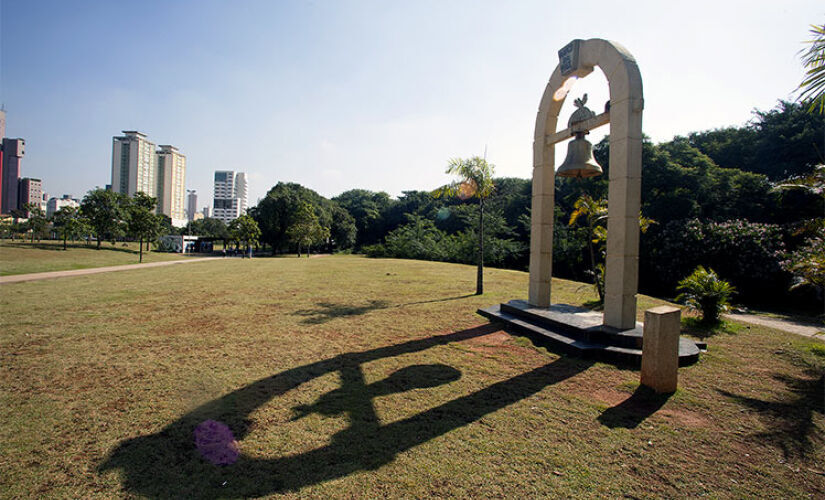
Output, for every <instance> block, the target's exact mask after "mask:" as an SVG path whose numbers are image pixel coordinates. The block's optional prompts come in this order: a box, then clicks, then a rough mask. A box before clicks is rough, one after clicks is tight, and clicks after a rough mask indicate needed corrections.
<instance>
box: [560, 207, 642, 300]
mask: <svg viewBox="0 0 825 500" xmlns="http://www.w3.org/2000/svg"><path fill="white" fill-rule="evenodd" d="M580 217H583V218H584V219H585V220H586V221H587V246H588V249H589V250H590V272H591V274H592V275H593V285H594V286H595V287H596V291H597V292H598V293H599V302H600V303H604V272H605V267H604V264H602V263H597V262H596V248H597V247H598V248H599V254H600V258H599V260H601V259H602V257H603V256H604V252H605V250H604V247H603V245H604V243H605V242H606V241H607V227H606V226H605V222H606V221H607V200H606V199H604V198H600V199H598V200H596V199H593V197H592V196H590V195H589V194H587V193H585V194H583V195H581V196H579V198H578V199H577V200H576V202H575V203H574V204H573V213H572V214H570V222H568V225H570V226H572V225H574V224H575V223H576V221H577V220H578V219H579V218H580ZM651 224H656V221H654V220H653V219H648V218H647V217H645V216H643V215H642V214H641V213H639V231H641V232H643V233H645V232H647V229H648V228H649V227H650V225H651Z"/></svg>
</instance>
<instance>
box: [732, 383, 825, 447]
mask: <svg viewBox="0 0 825 500" xmlns="http://www.w3.org/2000/svg"><path fill="white" fill-rule="evenodd" d="M806 375H808V377H809V378H806V377H800V378H795V377H789V376H787V375H783V374H774V375H773V378H774V380H777V381H779V382H782V383H783V384H785V386H786V387H787V388H788V391H789V393H788V395H787V396H786V397H785V398H783V399H780V400H778V401H768V400H763V399H758V398H751V397H747V396H740V395H738V394H733V393H731V392H727V391H723V390H719V389H717V390H718V391H719V393H720V394H722V395H723V396H726V397H728V398H730V399H732V400H733V401H735V402H737V403H739V404H741V405H743V406H746V407H748V408H750V409H752V410H755V411H757V412H759V413H760V415H761V416H762V418H763V420H764V423H765V427H767V428H768V429H769V430H768V431H766V432H760V433H756V434H754V435H753V438H755V439H757V440H759V441H763V442H768V443H770V444H773V445H775V446H777V447H779V448H780V449H781V450H782V452H783V453H784V455H785V458H791V457H805V456H807V455H809V454H810V453H811V452H812V451H813V450H815V449H817V448H819V447H821V446H822V445H823V443H825V439H823V436H822V435H821V434H820V433H819V431H818V429H817V427H816V425H815V423H814V414H815V413H819V414H820V415H822V414H823V413H825V375H823V374H822V373H821V372H819V371H817V370H813V369H811V370H807V371H806Z"/></svg>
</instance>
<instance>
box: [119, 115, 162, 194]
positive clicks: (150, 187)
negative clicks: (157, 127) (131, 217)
mask: <svg viewBox="0 0 825 500" xmlns="http://www.w3.org/2000/svg"><path fill="white" fill-rule="evenodd" d="M157 171H158V168H157V158H156V155H155V144H154V143H153V142H151V141H149V140H148V139H147V138H146V134H142V133H140V132H138V131H136V130H124V131H123V136H121V137H112V191H115V192H117V193H123V194H127V195H129V196H134V194H135V193H137V192H142V193H145V194H148V195H149V196H156V191H157V182H158V180H157Z"/></svg>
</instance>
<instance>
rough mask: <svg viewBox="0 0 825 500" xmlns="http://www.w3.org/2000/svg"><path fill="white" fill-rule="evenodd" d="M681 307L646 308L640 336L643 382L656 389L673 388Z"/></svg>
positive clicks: (673, 389) (677, 366)
mask: <svg viewBox="0 0 825 500" xmlns="http://www.w3.org/2000/svg"><path fill="white" fill-rule="evenodd" d="M681 317H682V311H681V310H680V309H679V308H678V307H673V306H659V307H654V308H653V309H648V310H647V311H645V327H644V334H643V338H642V377H641V382H642V385H646V386H647V387H650V388H651V389H653V390H654V391H656V392H657V393H660V394H661V393H666V394H669V393H672V392H676V386H677V378H678V370H679V330H680V327H681Z"/></svg>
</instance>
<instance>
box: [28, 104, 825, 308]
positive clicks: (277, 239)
mask: <svg viewBox="0 0 825 500" xmlns="http://www.w3.org/2000/svg"><path fill="white" fill-rule="evenodd" d="M824 137H825V123H823V120H822V118H821V116H816V115H813V114H810V113H808V112H807V110H806V109H805V107H803V105H801V104H796V103H790V102H784V101H780V102H779V104H778V105H777V106H776V107H775V108H774V109H771V110H769V111H755V112H754V115H753V118H752V120H751V121H750V122H749V123H747V124H745V125H744V126H741V127H728V128H724V129H717V130H710V131H704V132H695V133H691V134H688V135H687V136H678V137H675V138H673V139H672V140H670V141H666V142H663V143H659V144H654V143H653V142H651V141H650V140H649V139H647V138H645V139H644V141H643V146H642V147H643V150H642V158H643V160H642V161H643V175H642V193H641V195H642V210H641V214H640V224H641V227H642V229H643V232H642V235H641V240H640V266H639V278H640V291H642V292H643V293H648V294H652V295H657V296H664V297H672V296H673V295H675V291H676V287H677V285H678V283H679V282H680V280H682V279H683V278H684V277H685V276H687V275H689V274H690V273H691V271H693V270H694V269H695V268H696V267H697V266H700V265H702V266H705V267H709V268H712V269H713V270H714V271H716V273H718V275H719V276H720V277H721V278H722V279H725V280H728V281H730V282H731V283H732V284H733V285H734V286H735V288H736V289H737V290H738V293H739V295H738V297H737V299H738V300H740V301H745V302H752V303H776V302H778V301H780V300H786V301H793V302H796V303H799V302H805V301H808V302H809V303H814V304H817V303H819V304H821V299H822V295H821V293H822V289H823V285H825V284H824V283H823V269H825V250H823V249H825V243H824V242H823V234H825V222H824V221H825V219H823V214H825V193H824V192H823V183H825V179H823V176H825V167H821V166H820V167H818V166H819V165H822V164H823V163H825V160H824V159H823V157H822V153H821V152H822V151H823V147H822V146H823V138H824ZM594 156H595V157H596V159H597V161H598V162H599V163H600V164H601V165H602V167H603V169H604V175H602V176H601V177H596V178H591V179H562V178H557V179H556V186H555V201H556V206H555V224H554V241H553V253H554V255H553V261H554V265H553V272H554V275H556V276H558V277H563V278H569V279H574V280H579V281H589V282H592V283H594V284H595V285H596V287H597V289H600V288H599V284H600V280H601V279H602V274H603V265H604V253H605V241H606V238H605V237H606V217H605V215H606V206H607V186H608V182H607V179H608V178H609V171H610V162H609V140H608V138H605V139H604V140H602V141H601V142H599V143H598V144H596V145H595V146H594ZM471 160H472V161H475V160H476V159H471ZM468 161H469V160H468ZM476 166H478V165H476ZM453 172H454V173H458V174H460V175H461V176H462V178H463V180H464V182H458V183H456V184H454V185H451V186H442V187H437V186H434V189H433V190H432V191H405V192H403V193H402V195H401V196H399V197H398V198H392V197H390V196H389V195H388V194H387V193H385V192H374V191H369V190H365V189H352V190H349V191H346V192H344V193H341V194H340V195H338V196H335V197H333V198H332V199H327V198H325V197H323V196H321V195H320V194H318V193H316V192H315V191H313V190H311V189H309V188H306V187H304V186H301V185H299V184H295V183H286V182H279V183H278V184H277V185H275V186H273V187H272V188H271V189H270V190H269V191H268V192H267V194H266V196H264V197H263V199H261V200H260V201H259V203H258V204H257V205H256V206H254V207H251V208H250V209H249V213H248V215H246V216H244V217H243V218H241V219H239V220H237V221H233V223H232V224H230V225H229V226H227V225H225V224H223V222H221V221H220V220H218V219H209V218H207V219H202V220H197V221H192V222H190V223H189V224H188V225H187V226H186V227H185V228H182V229H180V230H177V229H174V228H172V227H171V223H170V222H171V221H169V220H168V218H166V217H165V216H161V215H155V214H154V207H155V205H156V200H154V198H150V197H148V196H145V195H142V194H139V195H137V196H135V197H134V198H128V197H125V196H124V195H120V194H118V193H113V192H110V191H105V190H102V189H96V190H93V191H90V192H89V193H88V194H87V195H86V197H84V199H83V202H82V204H81V207H80V209H79V210H76V211H74V212H73V211H72V210H71V209H63V210H61V211H59V212H58V213H56V214H55V217H54V220H53V227H54V229H55V230H56V231H58V232H59V233H60V234H61V235H62V237H63V238H64V239H65V238H67V237H74V236H77V235H81V234H93V235H94V236H95V238H96V240H97V244H98V247H99V246H100V243H101V242H102V241H116V240H117V239H119V238H123V237H130V238H134V239H136V240H138V241H139V242H141V243H143V242H148V241H153V240H155V239H156V238H157V236H158V235H159V234H166V233H170V232H178V233H182V234H190V235H196V236H204V237H209V238H212V239H219V240H224V241H228V240H234V241H236V242H238V244H239V245H240V244H241V242H243V243H244V244H245V245H246V246H247V247H249V246H250V245H258V244H260V245H263V246H266V247H268V249H270V250H271V252H272V253H273V254H282V253H286V252H296V253H298V254H299V255H300V254H301V253H305V254H307V255H308V253H309V252H310V251H322V252H341V251H344V252H353V251H354V252H361V253H364V254H366V255H367V256H370V257H391V258H411V259H425V260H438V261H447V262H458V263H466V264H480V263H482V262H484V263H487V264H489V265H493V266H498V267H506V268H512V269H519V270H526V269H527V266H528V261H529V241H530V205H531V193H532V187H531V181H530V180H529V179H519V178H492V170H490V172H488V174H489V177H491V179H490V181H491V183H490V186H486V185H484V186H482V185H481V184H479V182H482V181H480V180H474V179H473V178H472V176H470V177H468V176H467V175H464V174H466V173H467V172H459V171H458V170H454V171H453ZM470 181H472V182H470ZM479 187H481V188H483V189H481V190H480V189H479ZM480 191H485V193H484V196H482V197H478V196H476V195H477V194H479V192H480ZM480 201H483V205H482V204H481V203H480ZM482 209H483V211H482ZM31 214H32V216H31V217H29V219H28V222H26V224H28V226H27V229H28V230H30V231H31V232H32V237H34V235H35V234H36V233H37V234H39V232H42V231H43V229H44V228H45V227H46V225H47V223H48V221H45V222H44V218H43V217H42V213H39V209H34V208H32V211H31ZM482 223H483V226H482ZM482 227H483V230H482ZM141 246H142V245H141ZM479 257H481V258H479ZM479 284H480V281H479ZM790 288H794V291H793V292H791V293H788V290H789V289H790ZM479 289H480V287H479ZM817 294H819V295H817Z"/></svg>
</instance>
